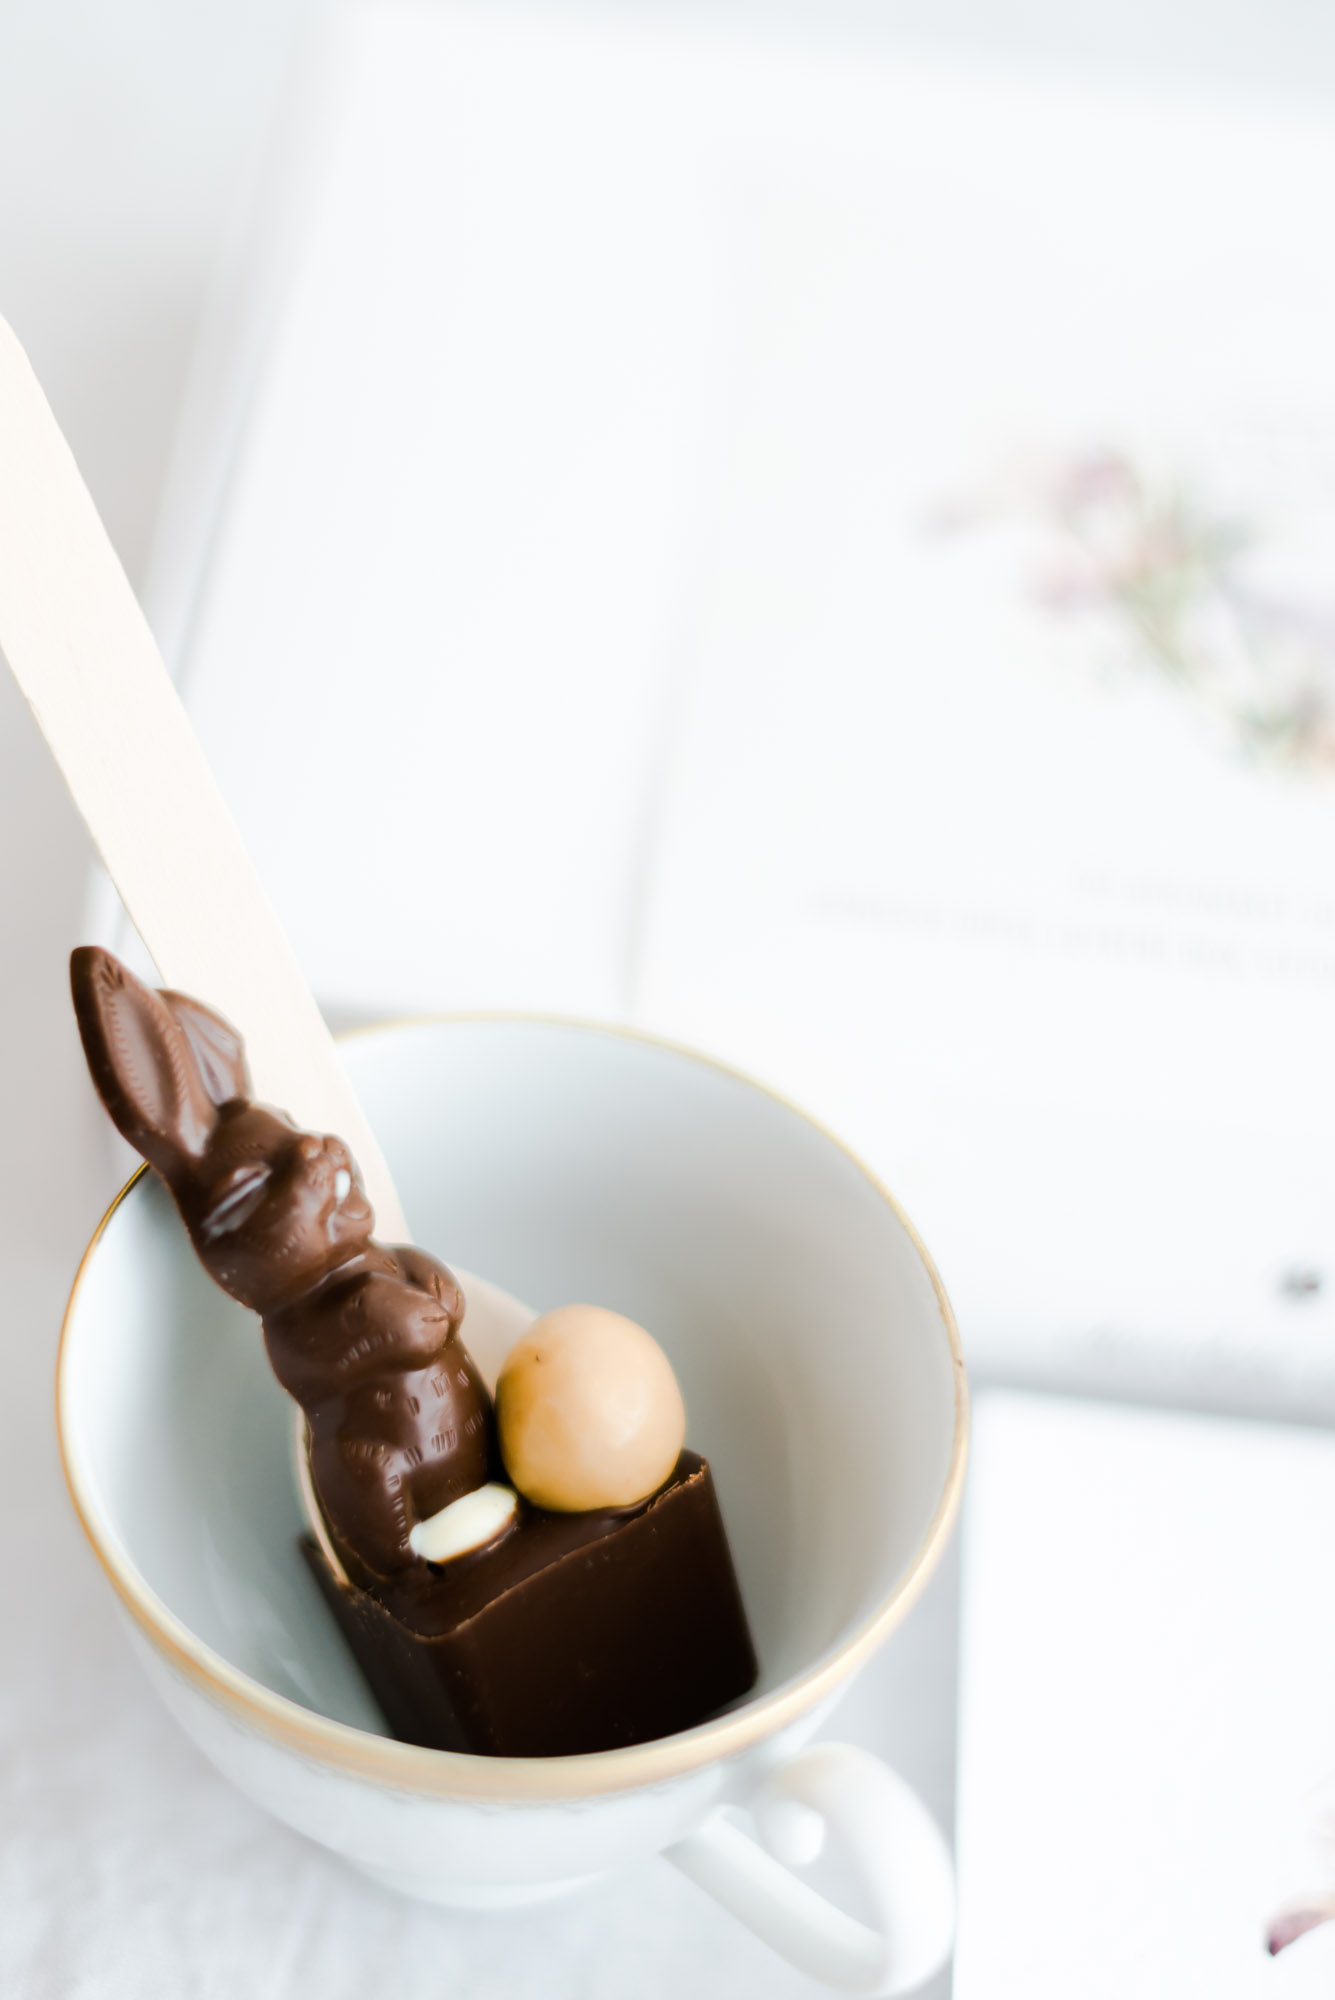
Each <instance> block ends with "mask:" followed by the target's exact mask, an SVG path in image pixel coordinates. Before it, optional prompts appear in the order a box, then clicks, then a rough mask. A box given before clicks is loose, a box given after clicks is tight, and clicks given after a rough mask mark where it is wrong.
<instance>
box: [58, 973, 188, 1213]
mask: <svg viewBox="0 0 1335 2000" xmlns="http://www.w3.org/2000/svg"><path fill="white" fill-rule="evenodd" d="M70 986H71V989H72V991H73V994H74V1012H75V1015H76V1017H77V1019H78V1023H79V1034H80V1036H81V1037H82V1040H83V1049H84V1054H85V1055H86V1056H87V1058H88V1067H89V1069H90V1070H91V1071H92V1074H93V1082H94V1083H95V1084H96V1085H97V1090H98V1095H99V1096H100V1097H101V1099H102V1102H103V1103H104V1104H105V1105H106V1107H107V1110H108V1111H109V1112H110V1113H111V1117H112V1121H113V1123H114V1124H115V1126H116V1129H117V1130H118V1131H119V1132H120V1133H122V1135H123V1136H124V1137H125V1138H127V1139H128V1140H129V1142H130V1144H131V1145H132V1146H134V1147H135V1148H136V1149H137V1150H138V1151H139V1152H141V1153H142V1154H143V1156H144V1158H145V1159H146V1160H147V1161H148V1162H149V1165H150V1166H153V1167H156V1168H157V1170H158V1172H159V1173H160V1174H161V1175H162V1176H163V1178H164V1179H165V1180H168V1181H170V1180H172V1179H173V1178H174V1177H175V1176H176V1175H178V1174H179V1173H180V1172H181V1171H182V1170H183V1169H185V1168H186V1167H187V1166H188V1165H189V1164H190V1163H191V1161H193V1160H196V1159H198V1157H199V1156H200V1154H201V1153H202V1152H203V1151H204V1148H205V1145H206V1144H207V1142H208V1137H209V1134H210V1132H211V1131H212V1129H213V1126H214V1124H215V1123H216V1119H217V1113H216V1110H215V1108H214V1104H213V1101H212V1099H211V1097H210V1095H209V1092H208V1090H207V1088H206V1086H205V1084H204V1081H203V1078H202V1076H201V1073H200V1067H199V1064H198V1063H197V1061H196V1059H195V1056H194V1052H193V1051H192V1049H191V1047H190V1044H189V1042H188V1041H187V1040H186V1037H185V1033H184V1031H183V1030H182V1028H181V1025H180V1023H179V1022H178V1021H177V1019H176V1016H175V1015H174V1014H173V1013H172V1011H171V1009H170V1008H169V1007H168V1006H167V1004H166V1003H165V1001H164V1000H163V999H162V998H161V997H160V995H158V994H157V993H154V992H152V991H151V990H150V989H149V988H148V987H147V986H145V985H143V984H142V982H141V981H140V980H138V979H136V978H135V976H134V974H133V973H132V972H129V971H127V969H126V968H125V966H123V965H122V964H121V962H120V960H119V959H116V958H113V957H112V955H111V953H110V952H109V951H102V950H100V949H99V948H97V947H96V946H92V945H81V946H80V948H79V949H78V950H77V951H75V952H74V953H73V954H72V955H71V957H70Z"/></svg>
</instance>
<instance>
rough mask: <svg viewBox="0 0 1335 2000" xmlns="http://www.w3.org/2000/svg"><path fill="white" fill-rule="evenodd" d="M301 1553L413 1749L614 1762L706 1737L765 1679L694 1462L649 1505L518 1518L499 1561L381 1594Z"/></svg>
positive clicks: (468, 1565) (711, 1496)
mask: <svg viewBox="0 0 1335 2000" xmlns="http://www.w3.org/2000/svg"><path fill="white" fill-rule="evenodd" d="M303 1546H304V1548H305V1553H306V1557H307V1560H308V1562H309V1563H310V1566H311V1568H312V1569H313V1570H314V1572H315V1575H316V1577H317V1578H318V1580H319V1582H320V1586H321V1588H322V1590H323V1591H324V1595H325V1598H326V1599H327V1601H328V1603H329V1605H330V1607H331V1609H332V1610H333V1613H334V1616H335V1618H336V1619H337V1620H338V1624H339V1629H340V1630H341V1631H342V1633H343V1636H344V1638H345V1639H346V1640H347V1643H348V1645H349V1647H350V1648H351V1650H352V1653H353V1655H354V1657H355V1658H356V1660H357V1663H358V1665H359V1666H360V1668H361V1670H362V1672H363V1674H364V1675H365V1677H366V1679H367V1682H368V1683H369V1685H370V1688H371V1692H372V1693H373V1694H374V1696H375V1698H376V1700H377V1701H378V1702H379V1704H380V1707H381V1708H382V1710H383V1711H384V1715H385V1720H386V1721H387V1723H388V1724H389V1726H390V1729H391V1730H392V1732H393V1733H394V1735H395V1736H397V1737H398V1738H399V1739H400V1740H401V1741H402V1742H405V1743H421V1744H424V1745H426V1746H427V1747H428V1748H431V1749H439V1750H466V1751H471V1752H473V1753H475V1754H478V1755H483V1756H493V1757H561V1756H573V1755H576V1754H578V1753H579V1752H582V1751H589V1750H613V1749H617V1748H620V1747H621V1746H622V1745H624V1744H628V1743H646V1742H649V1741H651V1740H652V1739H653V1738H654V1737H656V1736H670V1735H672V1734H673V1733H674V1732H675V1731H676V1730H679V1729H689V1728H691V1727H692V1726H693V1725H694V1724H695V1723H697V1722H703V1721H704V1720H705V1719H706V1717H708V1716H710V1715H712V1714H714V1713H715V1711H716V1710H718V1709H720V1708H722V1707H723V1706H724V1705H725V1704H726V1703H728V1702H730V1701H735V1700H736V1699H737V1698H738V1697H739V1696H741V1695H743V1694H745V1693H746V1692H747V1690H748V1689H749V1688H750V1687H751V1686H752V1685H753V1683H754V1681H755V1678H756V1657H755V1652H754V1649H753V1647H752V1644H751V1635H750V1632H749V1631H748V1629H747V1623H746V1613H745V1612H744V1610H743V1608H742V1600H741V1594H740V1592H739V1590H738V1587H737V1577H736V1573H735V1571H734V1569H733V1565H732V1556H731V1554H730V1552H729V1549H728V1544H727V1538H726V1536H725V1535H724V1531H723V1521H722V1517H721V1515H720V1513H719V1508H718V1500H717V1498H716V1496H715V1493H714V1482H713V1478H712V1476H711V1474H710V1470H709V1467H708V1465H707V1464H706V1463H705V1461H704V1460H703V1459H702V1458H698V1457H697V1456H696V1455H695V1453H694V1452H683V1453H682V1455H681V1457H680V1459H679V1460H678V1461H677V1467H676V1470H675V1472H674V1473H673V1475H672V1478H671V1479H670V1480H669V1481H668V1483H667V1485H666V1486H665V1487H663V1488H662V1489H661V1490H660V1491H659V1492H658V1493H656V1494H655V1495H654V1496H653V1498H652V1499H651V1500H648V1501H646V1502H645V1503H644V1505H643V1506H641V1507H638V1508H635V1509H633V1510H629V1511H624V1512H620V1513H609V1514H549V1513H546V1512H544V1511H543V1510H541V1509H539V1508H532V1507H527V1506H524V1505H522V1504H521V1513H520V1518H519V1520H518V1522H517V1523H516V1525H515V1526H514V1528H512V1529H511V1530H510V1532H509V1533H508V1534H507V1535H506V1536H505V1537H504V1538H503V1539H502V1540H501V1541H499V1542H497V1543H496V1544H494V1545H493V1546H492V1547H491V1548H488V1549H483V1550H480V1551H479V1552H478V1553H477V1554H476V1555H471V1556H461V1557H458V1558H456V1560H455V1561H454V1562H451V1563H449V1564H446V1565H443V1566H442V1567H441V1568H439V1569H430V1570H428V1569H423V1570H421V1571H416V1572H414V1573H413V1574H412V1575H411V1576H410V1577H409V1578H408V1579H407V1580H405V1581H404V1582H403V1583H402V1584H396V1585H394V1586H391V1587H389V1588H387V1589H386V1590H385V1591H384V1593H383V1594H382V1595H379V1596H372V1595H370V1594H369V1593H368V1592H366V1591H362V1590H357V1589H354V1588H350V1587H349V1586H347V1585H345V1584H342V1583H340V1582H339V1581H338V1579H337V1578H336V1577H334V1576H333V1575H332V1573H331V1572H330V1570H329V1567H328V1565H327V1563H326V1562H325V1560H324V1558H323V1557H322V1556H321V1555H320V1553H319V1551H318V1550H317V1549H316V1548H315V1546H314V1544H313V1543H307V1544H304V1545H303Z"/></svg>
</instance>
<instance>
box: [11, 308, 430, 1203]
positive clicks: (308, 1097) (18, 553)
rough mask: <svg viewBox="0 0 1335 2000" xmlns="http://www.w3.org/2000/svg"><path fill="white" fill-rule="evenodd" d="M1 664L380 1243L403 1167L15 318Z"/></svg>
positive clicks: (173, 944)
mask: <svg viewBox="0 0 1335 2000" xmlns="http://www.w3.org/2000/svg"><path fill="white" fill-rule="evenodd" d="M0 652H3V653H4V655H5V658H6V659H7V660H8V662H9V665H10V668H11V669H12V671H13V674H14V678H15V679H16V680H17V682H18V684H19V686H20V688H21V689H22V690H23V693H24V696H25V697H26V699H27V701H28V704H29V706H30V708H31V709H32V712H33V714H34V715H35V716H36V718H37V723H38V726H39V728H40V729H41V731H42V734H43V735H44V736H45V738H46V741H47V744H48V745H49V747H50V750H51V753H52V755H53V756H54V758H55V760H56V763H57V764H58V765H59V767H60V771H61V775H62V776H63V777H64V780H65V782H66V784H67V785H68V786H69V789H70V792H71V794H72V796H73V799H74V803H75V805H76V806H77V807H78V809H79V811H80V813H81V814H82V816H83V819H84V821H85V823H86V825H87V827H88V831H89V833H90V834H91V835H92V837H93V842H94V844H95V846H96V847H97V850H98V852H99V854H100V855H101V856H102V859H103V861H104V862H105V864H106V867H107V872H108V873H109V875H110V876H111V879H112V881H113V882H114V883H115V885H116V887H117V889H118V890H119V891H120V895H121V900H122V901H123V902H124V904H125V907H126V909H127V910H128V911H129V913H130V917H131V919H132V921H133V923H134V925H135V928H136V929H137V930H138V932H139V935H140V937H141V938H142V939H143V941H144V943H145V945H146V946H147V948H148V950H149V952H150V954H151V955H152V958H153V960H154V963H155V964H156V965H157V968H158V971H159V974H160V975H161V977H162V980H163V983H164V985H167V986H170V987H174V988H176V989H177V990H178V991H180V992H182V993H189V994H193V995H195V996H197V997H198V998H199V999H201V1000H203V1001H205V1002H206V1003H207V1004H208V1005H209V1006H210V1007H214V1008H216V1009H217V1011H218V1012H219V1013H220V1014H223V1015H225V1016H226V1018H227V1019H228V1020H229V1021H230V1022H231V1023H232V1024H233V1026H234V1027H235V1028H236V1029H237V1030H238V1031H239V1032H240V1034H241V1035H242V1036H243V1037H244V1039H245V1044H246V1054H247V1057H248V1060H249V1062H250V1069H251V1075H252V1077H253V1079H254V1085H255V1095H256V1096H257V1097H258V1098H259V1099H260V1100H262V1101H263V1102H265V1103H269V1104H275V1105H278V1106H280V1107H281V1108H282V1109H283V1110H285V1111H287V1112H289V1113H290V1115H291V1116H292V1117H293V1118H294V1119H295V1120H296V1121H297V1123H298V1124H299V1125H303V1126H307V1127H310V1128H312V1129H314V1130H315V1131H322V1132H337V1133H338V1134H339V1136H340V1137H341V1138H343V1139H345V1140H346V1141H347V1144H348V1146H349V1148H350V1150H351V1152H352V1154H353V1157H354V1158H355V1159H356V1160H357V1162H358V1164H359V1166H360V1168H361V1171H362V1177H363V1179H364V1181H365V1183H366V1190H367V1193H368V1194H369V1196H370V1198H371V1202H372V1205H373V1207H374V1209H375V1212H376V1225H377V1226H376V1234H377V1235H378V1236H379V1237H380V1238H381V1240H382V1241H388V1242H408V1241H409V1240H410V1238H409V1235H408V1229H407V1224H406V1223H405V1221H404V1217H403V1211H402V1208H401V1207H400V1204H399V1198H398V1195H397V1194H396V1192H395V1189H394V1183H393V1181H392V1180H391V1178H390V1174H389V1169H388V1167H387V1166H386V1164H385V1159H384V1156H383V1154H382V1153H381V1151H380V1147H379V1145H378V1143H377V1141H376V1138H375V1134H374V1133H373V1132H372V1130H371V1128H370V1125H369V1124H368V1123H367V1120H366V1117H365V1114H364V1113H363V1111H362V1108H361V1105H360V1103H359V1102H358V1099H357V1096H356V1093H355V1092H354V1090H353V1088H352V1086H351V1084H350V1083H349V1082H348V1080H347V1078H346V1077H345V1075H344V1073H343V1070H342V1067H341V1065H340V1063H339V1060H338V1055H337V1052H336V1050H335V1048H334V1043H333V1040H332V1038H331V1036H330V1033H329V1030H328V1028H327V1027H326V1026H325V1023H324V1018H323V1016H322V1015H321V1013H320V1010H319V1008H318V1007H317V1006H316V1004H315V998H314V996H313V994H312V993H311V990H310V988H309V986H308V985H307V983H306V980H305V978H304V977H303V975H302V971H301V968H300V966H299V965H298V963H297V960H296V957H295V955H294V953H293V951H292V947H291V946H290V944H289V943H288V941H287V938H286V936H285V935H284V933H283V929H282V926H281V925H280V923H279V921H278V918H277V916H276V915H275V913H274V910H273V907H272V905H271V904H270V902H269V899H268V897H267V896H266V895H265V893H264V890H263V889H262V888H261V886H260V882H259V879H258V877H257V876H256V874H255V871H254V869H253V867H252V866H251V862H250V858H249V856H248V855H247V853H246V850H245V846H244V844H243V843H242V840H241V835H240V833H239V832H238V830H237V827H236V823H235V821H234V820H233V818H232V816H231V813H230V812H229V811H228V809H227V806H226V805H225V804H224V802H223V798H222V794H221V793H220V792H219V790H218V787H217V784H216V783H215V781H214V778H213V773H212V772H211V771H210V769H209V767H208V764H207V762H206V760H205V757H204V753H203V750H202V749H201V748H200V745H199V741H198V738H197V737H196V736H195V733H194V730H193V729H192V728H191V726H190V722H189V720H188V718H187V716H186V713H185V710H184V708H183V707H182V706H181V702H180V698H179V697H178V695H177V693H176V690H175V688H174V687H173V685H172V682H171V679H170V676H169V675H168V673H167V669H166V667H165V666H164V665H163V663H162V658H161V655H160V654H159V652H158V649H157V645H156V643H155V642H154V639H153V635H152V633H151V632H150V631H149V628H148V623H147V620H146V619H145V617H144V614H143V612H142V611H141V610H140V608H139V604H138V601H137V599H136V598H135V595H134V592H133V591H132V590H131V588H130V585H129V582H128V580H127V578H126V575H125V572H124V570H123V569H122V568H121V566H120V563H119V561H118V560H117V557H116V553H115V551H114V550H113V548H112V546H111V542H110V540H109V539H108V537H107V532H106V529H105V528H104V527H103V525H102V522H101V520H100V518H99V516H98V512H97V509H96V507H95V506H94V505H93V501H92V498H91V496H90V494H89V492H88V489H87V487H86V486H85V485H84V483H83V480H82V479H81V477H80V476H79V470H78V467H77V466H76V465H75V462H74V457H73V454H72V453H71V451H70V449H69V446H68V445H67V444H66V442H65V439H64V437H63V435H62V434H61V430H60V427H59V425H58V424H57V423H56V420H55V417H54V416H53V415H52V413H51V409H50V406H49V404H48V403H47V400H46V398H45V396H44V395H43V394H42V391H41V388H40V386H39V384H38V382H37V378H36V376H35V375H34V373H33V371H32V368H31V366H30V364H29V362H28V358H27V356H26V355H25V353H24V352H23V349H22V347H21V346H20V345H19V343H18V341H17V340H16V339H15V337H14V334H13V333H12V331H11V330H10V328H9V327H8V326H7V325H6V323H5V322H4V320H3V319H0Z"/></svg>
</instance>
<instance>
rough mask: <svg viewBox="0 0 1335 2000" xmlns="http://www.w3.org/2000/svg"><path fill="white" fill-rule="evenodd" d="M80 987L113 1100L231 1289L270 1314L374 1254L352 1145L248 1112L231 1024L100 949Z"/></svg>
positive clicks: (99, 1077) (106, 1094)
mask: <svg viewBox="0 0 1335 2000" xmlns="http://www.w3.org/2000/svg"><path fill="white" fill-rule="evenodd" d="M70 977H71V985H72V987H73V992H74V1009H75V1013H76V1015H77V1017H78V1022H79V1032H80V1035H81V1036H82V1038H83V1045H84V1052H85V1054H86V1055H87V1057H88V1066H89V1068H90V1070H91V1071H92V1074H93V1080H94V1082H95V1083H96V1085H97V1088H98V1092H99V1094H100V1096H101V1098H102V1101H103V1103H104V1104H105V1105H106V1107H107V1109H108V1111H109V1112H110V1113H111V1116H112V1118H113V1119H114V1121H115V1123H116V1125H117V1127H118V1129H119V1130H120V1131H121V1132H122V1133H123V1134H124V1136H125V1137H126V1138H127V1139H128V1140H129V1141H130V1144H131V1145H132V1146H135V1147H137V1148H138V1150H139V1151H140V1152H141V1153H142V1154H143V1155H144V1158H145V1159H146V1160H147V1161H148V1162H149V1164H150V1165H151V1166H153V1167H156V1169H157V1171H158V1172H159V1173H160V1174H161V1175H162V1178H163V1179H164V1180H165V1181H166V1183H167V1185H168V1187H169V1188H170V1189H171V1191H172V1193H173V1194H174V1195H175V1197H176V1204H177V1206H178V1208H179V1209H180V1211H181V1214H182V1216H183V1217H184V1219H185V1223H186V1226H187V1228H188V1229H189V1231H190V1234H191V1237H192V1239H193V1241H194V1245H195V1248H196V1250H197V1251H198V1252H199V1255H200V1257H201V1259H202V1260H203V1263H204V1265H205V1267H206V1269H207V1270H208V1272H209V1274H210V1275H211V1276H212V1277H213V1278H214V1279H216V1281H217V1282H218V1284H220V1285H221V1286H222V1287H223V1289H224V1291H227V1292H230V1293H231V1294H232V1297H233V1298H236V1299H239V1300H240V1301H241V1302H242V1304H243V1305H248V1306H251V1307H253V1308H255V1310H257V1311H264V1310H266V1309H267V1308H268V1307H270V1306H276V1305H281V1304H283V1303H285V1302H286V1301H288V1300H289V1299H292V1298H294V1297H296V1296H298V1295H299V1294H300V1293H301V1292H303V1291H305V1290H309V1288H310V1287H311V1286H312V1285H313V1284H316V1283H318V1281H319V1280H320V1279H321V1278H322V1277H324V1276H325V1274H326V1273H327V1272H329V1271H331V1270H333V1269H334V1268H335V1267H336V1266H339V1265H341V1264H344V1263H346V1262H347V1261H348V1260H349V1258H352V1257H355V1256H356V1255H357V1254H358V1252H359V1251H361V1250H363V1249H364V1248H365V1247H366V1245H367V1244H368V1243H369V1241H370V1237H371V1231H372V1229H373V1227H374V1224H375V1218H374V1216H373V1215H372V1212H371V1205H370V1203H369V1202H368V1201H367V1199H366V1195H365V1192H364V1190H363V1188H362V1185H361V1180H360V1178H359V1176H358V1173H357V1169H356V1167H355V1166H354V1165H353V1162H352V1160H351V1158H350V1157H349V1154H348V1151H347V1148H346V1147H345V1146H344V1144H343V1142H342V1141H341V1140H340V1139H327V1138H319V1137H317V1136H316V1135H315V1134H314V1133H311V1132H300V1131H298V1130H297V1127H296V1126H295V1125H294V1124H293V1123H292V1121H291V1119H289V1118H287V1117H285V1116H284V1115H283V1113H282V1112H281V1111H271V1110H270V1109H269V1108H268V1106H267V1105H262V1104H252V1103H251V1102H250V1077H249V1075H248V1073H247V1070H246V1064H245V1057H244V1054H243V1052H242V1046H241V1040H240V1037H239V1036H238V1035H237V1033H236V1032H235V1030H234V1029H233V1028H231V1027H229V1025H228V1023H227V1022H226V1021H224V1020H223V1019H222V1018H221V1016H220V1015H217V1014H215V1013H213V1012H212V1011H211V1009H209V1008H208V1007H204V1006H202V1005H201V1004H200V1002H199V1001H197V1000H190V999H187V998H186V997H185V996H184V995H183V994H180V993H155V992H153V991H152V990H151V989H150V988H149V987H147V986H144V985H143V984H142V983H141V981H139V980H138V979H136V978H135V977H134V974H133V973H132V972H129V971H127V969H126V968H125V966H123V965H121V964H120V962H119V961H118V960H117V959H115V958H113V957H112V956H111V954H110V952H105V951H100V950H97V949H95V948H93V947H83V948H81V949H80V950H78V951H76V952H75V953H74V955H73V958H72V960H71V965H70Z"/></svg>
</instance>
